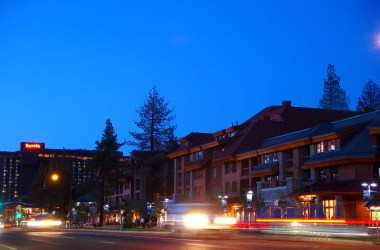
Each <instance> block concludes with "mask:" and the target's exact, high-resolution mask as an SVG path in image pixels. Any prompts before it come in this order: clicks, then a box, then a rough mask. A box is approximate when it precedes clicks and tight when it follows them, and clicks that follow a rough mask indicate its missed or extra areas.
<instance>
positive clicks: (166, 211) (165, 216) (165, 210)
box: [164, 198, 169, 222]
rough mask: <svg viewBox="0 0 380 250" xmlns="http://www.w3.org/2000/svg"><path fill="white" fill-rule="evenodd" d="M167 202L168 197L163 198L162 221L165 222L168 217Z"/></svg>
mask: <svg viewBox="0 0 380 250" xmlns="http://www.w3.org/2000/svg"><path fill="white" fill-rule="evenodd" d="M168 203H169V199H168V198H165V200H164V205H165V208H164V221H165V222H166V220H167V218H168Z"/></svg>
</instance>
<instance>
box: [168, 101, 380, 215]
mask: <svg viewBox="0 0 380 250" xmlns="http://www.w3.org/2000/svg"><path fill="white" fill-rule="evenodd" d="M361 114H362V113H359V112H350V111H334V110H323V109H315V108H303V107H292V106H291V103H290V102H289V101H284V102H283V105H282V106H271V107H268V108H265V109H263V110H262V111H260V112H259V113H258V114H256V115H254V116H253V117H252V118H250V119H248V120H247V121H246V122H244V123H242V124H241V125H239V124H233V125H232V126H231V127H229V128H227V129H223V130H220V131H218V132H215V133H212V134H211V133H191V134H189V135H188V136H186V137H184V138H182V139H181V140H180V142H181V146H180V147H179V148H178V149H177V150H175V151H173V152H171V153H170V154H169V157H170V158H171V159H174V165H175V166H174V194H175V199H176V201H183V200H190V201H206V200H214V201H218V197H225V196H228V199H227V200H228V204H229V212H230V213H231V214H234V215H236V216H237V215H238V214H241V211H242V210H244V209H242V208H244V204H245V202H246V198H245V197H246V193H247V191H248V190H253V191H254V202H255V205H256V206H255V207H260V209H258V210H257V211H256V213H257V215H258V216H262V217H285V216H288V217H290V216H305V217H307V216H309V217H312V216H315V214H316V211H317V210H318V209H317V208H320V209H319V210H321V211H322V210H323V209H325V213H324V214H326V213H327V212H329V213H330V214H331V212H332V211H336V210H331V209H330V210H329V208H331V207H333V206H335V207H336V206H337V205H336V203H335V205H334V203H333V202H332V201H331V200H332V199H330V198H331V195H330V197H329V198H328V199H327V198H326V199H325V200H324V199H322V197H323V196H322V194H323V193H321V195H316V194H315V193H313V194H312V195H308V193H307V192H306V190H307V188H312V190H315V189H316V187H321V185H319V184H318V182H317V180H318V179H319V180H320V179H321V178H322V177H323V176H330V177H329V178H335V179H336V178H337V176H338V174H339V178H340V180H342V178H345V179H350V178H351V179H355V178H360V177H362V178H371V177H372V175H366V176H364V175H363V174H361V175H360V174H358V175H354V174H353V172H357V173H358V171H359V170H363V168H360V167H358V169H357V170H353V169H354V168H353V166H352V165H347V162H352V160H353V159H352V157H351V156H350V154H351V153H352V152H348V151H347V152H346V155H341V157H343V158H344V157H345V158H344V159H339V160H337V162H335V163H333V162H334V161H326V159H323V160H322V158H321V157H322V155H323V157H325V155H329V154H328V153H327V154H321V153H322V152H325V151H327V150H329V152H330V151H332V150H333V149H334V150H335V151H334V152H335V153H336V152H340V153H342V151H340V149H342V148H343V147H344V148H345V149H346V147H349V146H350V145H351V144H349V141H350V139H352V138H353V137H350V135H351V136H352V135H353V133H354V131H357V129H358V127H363V126H364V125H358V124H356V123H357V122H353V121H359V120H360V119H364V118H360V117H363V116H360V115H361ZM374 116H375V117H376V116H377V114H374ZM354 117H357V118H354ZM339 120H340V121H341V122H338V121H339ZM344 121H345V122H344ZM348 121H351V122H353V124H356V125H352V128H345V129H342V130H339V133H337V132H336V131H338V127H339V126H341V127H342V128H343V127H344V126H345V125H344V124H346V126H350V125H349V124H350V122H348ZM338 124H341V125H338ZM318 129H319V130H318ZM329 129H335V130H336V131H335V130H332V131H329ZM355 129H356V130H355ZM310 131H313V132H314V133H316V132H317V131H318V132H319V134H318V135H317V136H315V137H313V139H312V140H311V139H310V138H308V140H309V141H308V142H310V143H309V144H307V143H306V142H301V141H300V139H302V135H305V134H306V132H310ZM371 131H372V132H371V133H375V132H374V131H376V130H374V129H372V130H371ZM323 132H326V134H324V133H323ZM363 133H364V132H363ZM296 135H297V136H299V137H300V138H297V137H295V136H296ZM340 135H345V136H344V137H342V139H338V137H339V136H340ZM360 135H363V134H360ZM292 136H293V137H292ZM358 136H359V135H358ZM284 138H287V139H289V142H287V144H286V145H287V147H285V146H284V145H283V144H282V141H281V139H282V140H284ZM292 138H296V139H295V140H292ZM355 138H356V137H355ZM368 138H369V136H367V139H368ZM373 138H375V137H374V136H373ZM357 140H365V138H361V139H357ZM368 140H369V139H368ZM367 142H368V141H367ZM276 143H277V144H276ZM338 149H339V151H338ZM347 154H348V155H347ZM360 160H363V161H364V162H365V161H368V158H367V159H366V160H364V159H362V158H360V157H359V158H357V159H356V161H358V162H360ZM373 160H374V159H373V158H372V161H373ZM364 162H362V163H364ZM337 163H339V164H343V165H344V164H346V165H345V167H339V168H338V169H337V168H335V167H333V166H334V165H331V164H337ZM362 163H357V164H359V165H360V164H362ZM372 163H373V162H372ZM372 163H371V164H372ZM327 166H328V167H327ZM367 167H368V166H367ZM337 171H338V173H337ZM349 173H350V174H349ZM368 173H371V174H373V172H371V171H369V172H368ZM347 175H350V176H347ZM331 176H334V177H331ZM348 177H350V178H348ZM323 178H325V177H323ZM326 178H327V177H326ZM329 180H333V179H329ZM360 181H362V180H358V181H357V182H358V183H359V186H360ZM348 183H351V184H352V181H349V182H348ZM335 184H336V183H335ZM351 184H350V185H351ZM322 186H323V187H324V186H325V185H322ZM359 186H358V187H359ZM305 188H306V189H305ZM331 190H332V189H330V191H331ZM360 191H362V190H359V189H357V190H356V191H355V192H357V193H356V194H359V193H358V192H360ZM297 192H298V193H297ZM326 197H328V196H326ZM332 197H334V198H336V199H338V200H339V199H342V196H337V197H335V196H332ZM344 199H345V198H344ZM296 201H299V202H298V203H297V202H296ZM306 201H309V203H306ZM351 201H352V200H351ZM313 202H314V203H313ZM349 202H350V201H349V200H348V201H347V202H346V201H345V200H343V203H349ZM315 204H318V206H317V205H315ZM341 204H342V202H341V203H339V202H338V207H339V211H341V210H340V209H341V208H340V207H341ZM362 205H363V204H362ZM313 206H314V207H313ZM306 208H308V210H307V209H306ZM319 210H318V211H319ZM313 213H314V214H313ZM325 217H326V218H333V217H332V216H331V215H329V216H325ZM335 217H337V216H336V215H334V218H335ZM338 217H340V216H338ZM351 217H355V216H351ZM356 217H358V216H356Z"/></svg>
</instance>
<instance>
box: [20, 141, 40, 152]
mask: <svg viewBox="0 0 380 250" xmlns="http://www.w3.org/2000/svg"><path fill="white" fill-rule="evenodd" d="M44 149H45V143H39V142H22V143H21V151H24V152H25V151H32V152H41V151H43V150H44Z"/></svg>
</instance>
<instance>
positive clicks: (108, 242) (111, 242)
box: [100, 241, 115, 244]
mask: <svg viewBox="0 0 380 250" xmlns="http://www.w3.org/2000/svg"><path fill="white" fill-rule="evenodd" d="M100 242H102V243H105V244H115V242H114V241H100Z"/></svg>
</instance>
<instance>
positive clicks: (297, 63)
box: [0, 0, 380, 155]
mask: <svg viewBox="0 0 380 250" xmlns="http://www.w3.org/2000/svg"><path fill="white" fill-rule="evenodd" d="M379 13H380V1H376V0H373V1H371V0H366V1H362V0H357V1H352V0H342V1H334V0H329V1H327V0H323V1H320V0H318V1H311V0H302V1H292V0H287V1H285V0H283V1H280V0H278V1H255V0H247V1H244V0H242V1H220V0H215V1H203V0H202V1H196V0H194V1H162V0H160V1H137V0H130V1H129V0H119V1H116V0H115V1H112V0H107V1H95V0H91V1H90V0H88V1H81V0H72V1H70V0H68V1H63V0H54V1H51V0H46V1H43V0H40V1H38V0H36V1H34V0H33V1H32V0H29V1H28V0H19V1H15V0H2V1H0V95H1V96H0V110H1V112H0V115H1V119H0V151H16V150H18V149H19V146H20V145H19V144H20V142H22V141H34V142H44V143H46V147H47V148H57V149H60V148H67V149H94V148H95V141H96V140H100V139H101V136H102V132H103V130H104V128H105V121H106V119H108V118H109V119H111V122H112V123H113V125H114V128H115V131H116V133H117V134H118V138H119V140H120V141H123V140H124V139H125V140H131V139H132V138H131V137H130V136H129V133H128V131H137V128H136V126H135V124H134V120H137V119H139V117H138V116H137V113H136V109H137V108H138V107H139V106H141V105H142V104H143V102H144V100H145V98H146V96H147V95H148V93H149V90H151V89H152V88H153V86H155V87H156V88H157V89H158V91H159V93H160V94H161V95H162V96H163V97H164V98H165V99H166V101H168V102H169V106H170V107H171V108H174V114H175V115H176V116H177V118H176V120H175V124H177V126H178V128H177V131H176V134H177V136H178V137H183V136H186V135H187V134H188V133H190V132H215V131H218V130H221V129H223V128H227V127H229V126H231V123H232V122H234V123H235V122H239V123H242V122H244V121H245V120H247V119H249V118H250V117H251V116H253V115H254V114H255V113H257V112H258V111H260V110H261V109H263V108H265V107H267V106H270V105H281V102H282V101H283V100H291V101H292V105H298V106H302V107H317V105H318V102H319V99H320V98H321V96H322V91H323V81H324V79H325V77H326V71H327V65H328V64H329V63H331V64H334V65H335V70H336V74H337V75H338V76H339V77H340V79H341V87H342V88H343V89H344V90H345V91H346V93H347V94H348V96H349V97H350V99H351V102H350V108H351V109H352V110H355V109H356V105H357V101H358V98H359V96H360V94H361V92H362V89H363V86H364V84H365V83H366V82H367V81H368V79H372V80H373V81H374V82H375V83H377V84H378V85H380V71H379V65H380V14H379ZM132 149H133V148H131V147H127V146H124V147H123V148H122V150H123V151H124V154H125V155H129V153H130V151H131V150H132Z"/></svg>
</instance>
